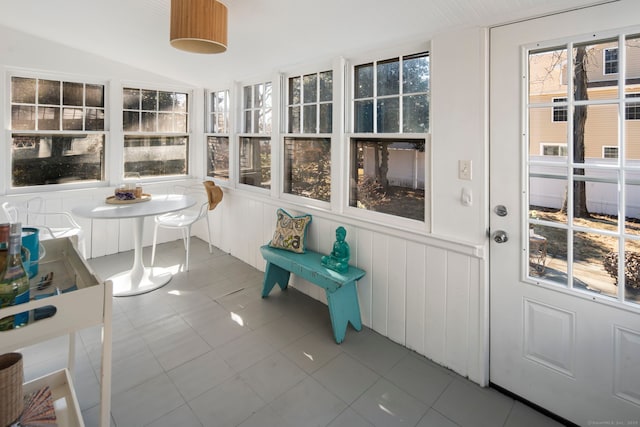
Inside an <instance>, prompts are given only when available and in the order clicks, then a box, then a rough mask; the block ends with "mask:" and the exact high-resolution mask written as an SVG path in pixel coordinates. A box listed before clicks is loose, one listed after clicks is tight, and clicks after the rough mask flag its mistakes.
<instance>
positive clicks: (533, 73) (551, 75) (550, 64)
mask: <svg viewBox="0 0 640 427" xmlns="http://www.w3.org/2000/svg"><path fill="white" fill-rule="evenodd" d="M566 85H567V49H566V48H563V47H554V48H552V49H549V50H545V51H541V52H532V53H530V54H529V103H531V104H535V103H540V102H551V99H552V96H555V97H564V98H565V101H566V97H567V86H566Z"/></svg>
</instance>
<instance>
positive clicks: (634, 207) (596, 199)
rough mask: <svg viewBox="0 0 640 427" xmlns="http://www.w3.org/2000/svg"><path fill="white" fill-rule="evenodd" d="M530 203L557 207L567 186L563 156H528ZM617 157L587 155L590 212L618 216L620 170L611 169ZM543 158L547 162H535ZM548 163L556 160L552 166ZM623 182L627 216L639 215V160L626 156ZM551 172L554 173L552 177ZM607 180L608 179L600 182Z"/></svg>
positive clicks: (634, 216)
mask: <svg viewBox="0 0 640 427" xmlns="http://www.w3.org/2000/svg"><path fill="white" fill-rule="evenodd" d="M530 160H531V162H532V163H534V164H532V165H531V166H530V169H529V176H530V179H529V204H530V205H533V206H540V207H547V208H554V209H560V208H561V207H562V203H563V201H564V198H565V194H566V190H567V178H566V157H552V156H530ZM617 161H618V159H586V161H585V163H586V165H587V167H586V168H585V175H586V176H587V177H588V178H587V179H588V180H587V183H586V191H587V209H589V212H591V213H599V214H605V215H615V216H619V209H618V206H619V200H618V197H619V196H618V193H619V192H618V184H617V182H618V179H617V175H618V174H619V173H620V172H619V171H618V170H616V169H614V167H615V166H616V164H617ZM535 162H545V163H546V164H544V165H541V164H535ZM596 162H597V163H598V164H600V165H602V164H605V165H607V166H608V165H611V169H606V168H604V169H603V168H601V169H592V168H589V164H593V163H596ZM550 163H557V164H558V166H554V165H552V164H550ZM627 165H628V166H629V167H632V168H638V169H633V170H629V169H627V170H626V172H625V174H626V182H627V183H628V184H627V186H626V203H625V204H626V217H628V218H640V161H637V160H629V161H627ZM551 176H553V177H551ZM603 181H609V182H603Z"/></svg>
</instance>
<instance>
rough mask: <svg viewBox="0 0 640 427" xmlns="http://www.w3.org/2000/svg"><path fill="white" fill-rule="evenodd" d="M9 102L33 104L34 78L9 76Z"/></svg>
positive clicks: (34, 96) (34, 95) (34, 98)
mask: <svg viewBox="0 0 640 427" xmlns="http://www.w3.org/2000/svg"><path fill="white" fill-rule="evenodd" d="M11 102H16V103H24V104H35V103H36V79H26V78H23V77H11Z"/></svg>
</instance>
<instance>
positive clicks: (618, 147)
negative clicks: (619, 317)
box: [525, 37, 640, 302]
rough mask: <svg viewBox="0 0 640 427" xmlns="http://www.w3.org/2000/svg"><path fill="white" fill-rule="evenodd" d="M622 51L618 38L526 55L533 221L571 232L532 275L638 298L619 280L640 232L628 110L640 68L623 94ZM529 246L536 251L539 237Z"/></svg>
mask: <svg viewBox="0 0 640 427" xmlns="http://www.w3.org/2000/svg"><path fill="white" fill-rule="evenodd" d="M626 41H627V42H626V44H627V46H626V48H627V49H628V50H627V51H626V53H627V56H628V58H627V60H628V61H630V62H631V63H640V62H639V61H638V58H640V56H638V55H637V53H636V52H635V51H634V50H633V49H631V48H630V46H629V44H633V45H635V44H637V40H636V37H627V38H626ZM567 52H570V53H571V55H570V57H569V60H568V61H567V56H568V55H567ZM618 54H619V51H618V38H613V39H605V40H595V41H589V42H588V43H577V44H575V45H572V44H567V45H565V46H554V47H550V48H548V49H540V50H536V51H532V52H530V53H529V54H528V61H529V67H528V76H529V82H528V85H527V88H528V91H529V93H528V104H527V107H526V108H527V110H528V111H527V113H528V114H527V118H528V123H527V124H526V127H525V128H526V129H527V130H528V144H529V147H528V148H529V150H528V153H527V154H528V157H527V158H528V168H527V170H528V173H529V188H528V198H529V227H530V228H532V229H534V230H536V231H535V233H536V234H537V235H540V236H542V237H544V238H545V239H546V241H547V242H548V247H551V242H552V241H557V242H564V241H565V239H564V237H563V238H561V239H557V238H556V236H557V234H558V230H562V233H563V234H564V235H566V237H567V239H566V244H564V245H562V244H558V246H557V250H548V252H547V258H546V262H545V265H544V267H543V268H542V269H541V270H539V271H535V270H530V275H531V276H532V277H533V276H535V280H536V281H548V282H551V283H557V284H560V283H562V281H561V280H559V278H562V277H565V278H566V280H565V281H564V282H565V283H566V286H568V287H570V288H573V289H575V290H576V291H581V292H588V293H591V294H594V295H599V296H603V297H606V298H613V299H618V300H626V301H633V302H637V299H634V298H635V290H633V287H631V285H630V284H625V289H624V290H621V289H619V288H618V285H619V284H621V283H622V282H623V281H624V279H623V278H622V277H618V273H619V272H620V271H622V270H619V269H618V258H619V257H620V256H621V257H622V258H624V257H625V256H627V257H629V256H631V258H633V256H632V255H628V254H627V255H624V253H625V252H631V253H633V252H634V251H637V249H638V247H637V246H634V245H635V239H636V237H635V236H638V235H640V228H639V227H637V223H639V220H638V217H639V216H640V214H639V212H638V208H637V207H638V206H640V191H636V190H637V189H636V186H637V185H638V183H640V176H638V174H637V171H638V169H639V168H638V167H639V166H640V128H637V127H635V123H634V120H627V117H626V114H627V106H628V105H629V101H628V100H629V99H631V97H630V95H632V94H634V93H640V84H638V82H639V81H640V80H639V79H640V67H635V66H632V67H628V68H627V70H626V71H627V81H626V82H624V85H625V87H624V92H625V95H624V97H623V98H622V99H621V98H620V93H621V90H620V83H621V82H620V81H619V75H618V71H619V70H618V66H619V63H618V61H619V59H620V57H619V55H618ZM627 63H628V62H627ZM570 82H571V83H572V84H573V89H574V90H573V92H572V93H568V83H570ZM568 95H569V96H568ZM621 112H625V117H624V118H622V117H620V113H621ZM621 123H624V127H625V134H624V135H621V134H620V132H619V131H620V129H621V127H620V125H621ZM623 153H624V158H621V156H623ZM622 177H624V178H625V182H622ZM623 200H624V201H625V203H624V206H621V205H620V202H621V201H623ZM623 219H624V220H623ZM620 222H624V224H623V225H621V224H620ZM556 225H557V226H556ZM632 236H633V237H632ZM630 242H631V243H630ZM623 245H624V247H622V246H623ZM528 252H529V256H530V258H534V257H535V255H536V252H535V250H534V248H533V247H532V246H531V245H530V246H529V248H528ZM620 254H623V255H620ZM621 262H623V263H624V262H625V261H624V260H622V261H621ZM628 265H629V266H630V265H631V262H629V263H628ZM625 268H626V264H625ZM625 274H626V273H625ZM563 285H564V284H563ZM629 289H631V290H629Z"/></svg>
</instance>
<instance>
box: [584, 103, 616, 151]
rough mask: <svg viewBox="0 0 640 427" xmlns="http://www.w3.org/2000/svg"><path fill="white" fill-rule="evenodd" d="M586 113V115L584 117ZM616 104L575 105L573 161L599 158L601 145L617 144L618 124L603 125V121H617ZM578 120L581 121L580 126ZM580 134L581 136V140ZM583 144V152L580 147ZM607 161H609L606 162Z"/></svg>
mask: <svg viewBox="0 0 640 427" xmlns="http://www.w3.org/2000/svg"><path fill="white" fill-rule="evenodd" d="M584 115H586V117H584ZM618 117H619V114H618V105H615V104H603V105H589V106H578V105H576V107H575V112H574V122H575V123H574V128H575V129H576V130H577V131H576V133H575V134H576V136H575V140H574V144H575V145H576V148H575V149H574V156H573V158H574V161H575V162H584V161H585V159H601V158H602V146H603V145H607V146H615V147H617V145H618V126H617V125H616V126H603V123H615V124H617V123H618ZM580 120H582V121H583V124H582V127H581V125H580ZM580 136H583V138H584V139H583V140H581V138H580ZM580 144H582V145H583V146H584V153H583V154H581V153H580V151H581V150H580V147H581V145H580ZM608 163H609V162H608Z"/></svg>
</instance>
